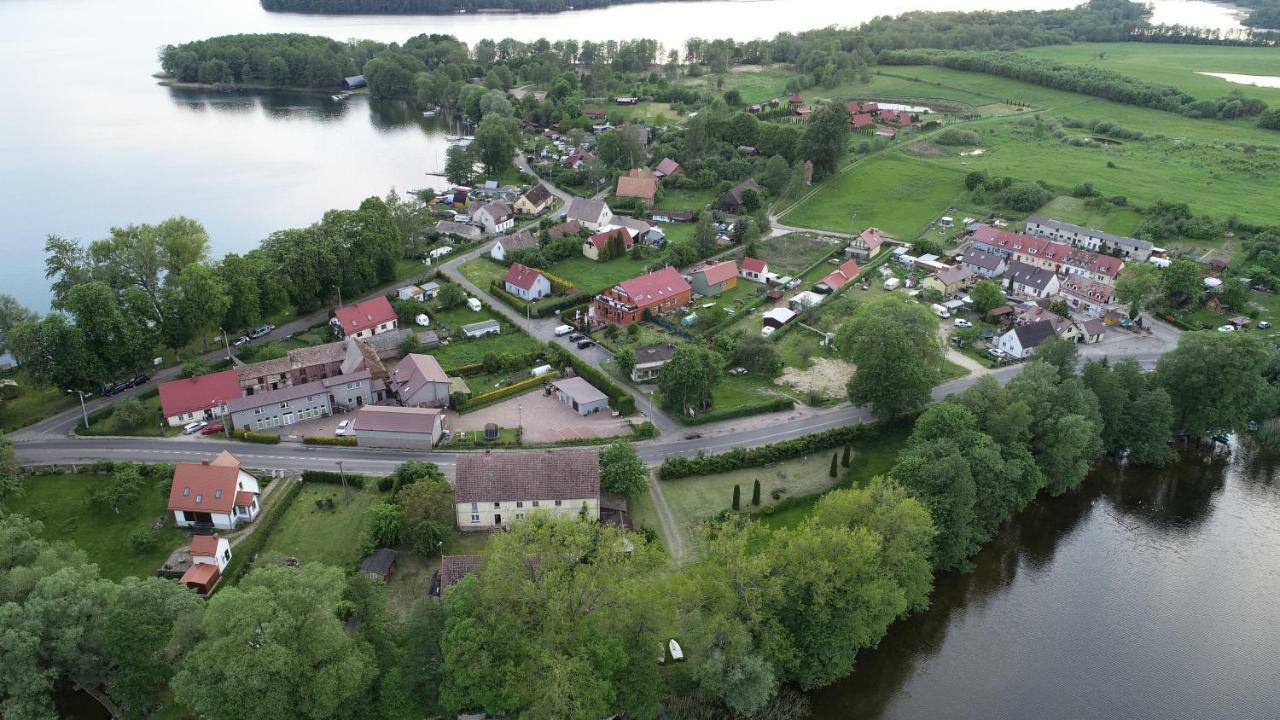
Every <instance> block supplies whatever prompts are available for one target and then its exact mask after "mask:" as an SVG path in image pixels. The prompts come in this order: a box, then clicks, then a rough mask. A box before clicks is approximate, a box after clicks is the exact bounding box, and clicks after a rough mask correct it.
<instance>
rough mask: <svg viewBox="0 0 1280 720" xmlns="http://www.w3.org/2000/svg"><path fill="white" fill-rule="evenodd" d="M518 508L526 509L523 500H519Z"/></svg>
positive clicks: (517, 502)
mask: <svg viewBox="0 0 1280 720" xmlns="http://www.w3.org/2000/svg"><path fill="white" fill-rule="evenodd" d="M516 507H518V508H522V507H524V501H523V500H517V501H516Z"/></svg>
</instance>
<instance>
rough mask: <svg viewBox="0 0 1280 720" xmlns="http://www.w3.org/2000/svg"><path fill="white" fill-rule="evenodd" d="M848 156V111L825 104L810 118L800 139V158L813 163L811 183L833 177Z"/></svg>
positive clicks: (837, 106) (835, 104)
mask: <svg viewBox="0 0 1280 720" xmlns="http://www.w3.org/2000/svg"><path fill="white" fill-rule="evenodd" d="M848 152H849V111H848V110H846V109H845V106H844V104H843V103H827V104H826V105H823V106H822V107H821V108H818V111H817V112H815V113H814V114H813V119H812V120H811V121H810V122H809V127H808V129H806V130H805V131H804V136H802V137H801V138H800V156H801V157H803V158H804V159H806V160H812V161H813V179H814V180H822V179H824V178H826V177H828V176H830V175H833V174H834V173H835V172H836V170H838V169H839V167H840V161H841V160H843V159H844V156H845V155H846V154H848Z"/></svg>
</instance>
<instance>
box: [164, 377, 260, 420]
mask: <svg viewBox="0 0 1280 720" xmlns="http://www.w3.org/2000/svg"><path fill="white" fill-rule="evenodd" d="M159 390H160V407H161V409H162V410H163V412H164V419H165V422H166V423H168V424H169V427H179V426H181V425H186V424H187V423H191V422H197V421H200V420H204V421H209V420H214V419H216V418H220V417H222V416H223V415H225V414H226V412H227V403H228V402H230V401H231V400H234V399H236V398H238V397H240V395H241V394H242V393H241V392H240V381H239V380H237V379H236V371H235V370H223V371H222V372H216V373H209V374H208V375H197V376H195V377H189V378H182V379H181V380H170V381H169V382H166V383H160V388H159Z"/></svg>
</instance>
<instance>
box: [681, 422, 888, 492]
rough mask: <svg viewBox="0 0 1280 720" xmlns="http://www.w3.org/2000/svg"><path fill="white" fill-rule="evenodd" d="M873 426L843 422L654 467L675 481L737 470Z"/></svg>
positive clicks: (865, 432) (841, 440) (868, 431)
mask: <svg viewBox="0 0 1280 720" xmlns="http://www.w3.org/2000/svg"><path fill="white" fill-rule="evenodd" d="M878 431H879V430H878V428H877V427H876V426H875V425H847V426H845V427H838V428H832V429H831V430H825V431H823V432H820V433H813V434H812V435H804V436H801V437H798V438H794V439H791V440H784V441H782V442H779V443H774V444H772V445H761V446H760V447H755V448H740V447H739V448H734V449H732V450H730V451H729V452H726V453H721V454H719V455H701V456H698V457H691V458H689V457H677V456H672V457H668V458H667V459H666V460H664V461H663V462H662V466H661V467H659V468H658V477H659V478H661V479H663V480H678V479H680V478H685V477H691V476H693V475H710V474H713V473H722V472H729V471H730V470H741V469H743V468H749V467H760V466H761V465H767V464H769V463H774V462H779V461H781V460H789V459H791V458H794V457H799V456H801V455H807V454H809V453H813V452H817V451H819V450H826V449H828V448H833V447H837V446H839V445H843V444H845V443H848V442H852V441H853V440H856V439H859V438H864V437H868V436H871V435H875V434H876V433H877V432H878Z"/></svg>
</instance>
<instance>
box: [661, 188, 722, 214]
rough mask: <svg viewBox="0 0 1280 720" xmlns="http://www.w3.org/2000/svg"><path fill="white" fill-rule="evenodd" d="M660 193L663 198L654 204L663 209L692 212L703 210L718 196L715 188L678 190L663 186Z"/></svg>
mask: <svg viewBox="0 0 1280 720" xmlns="http://www.w3.org/2000/svg"><path fill="white" fill-rule="evenodd" d="M658 194H659V196H660V198H661V199H659V200H658V201H657V202H656V203H655V204H654V206H655V207H657V208H660V209H662V210H687V211H689V212H692V213H697V212H698V211H699V210H702V209H703V208H705V207H706V206H707V205H708V204H709V203H711V202H713V201H714V200H715V199H716V197H717V195H716V191H715V190H714V189H711V190H677V189H675V188H663V189H662V190H659V191H658Z"/></svg>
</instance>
